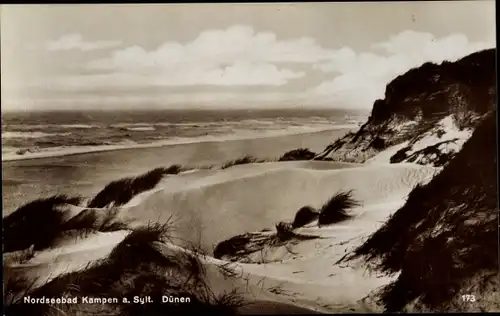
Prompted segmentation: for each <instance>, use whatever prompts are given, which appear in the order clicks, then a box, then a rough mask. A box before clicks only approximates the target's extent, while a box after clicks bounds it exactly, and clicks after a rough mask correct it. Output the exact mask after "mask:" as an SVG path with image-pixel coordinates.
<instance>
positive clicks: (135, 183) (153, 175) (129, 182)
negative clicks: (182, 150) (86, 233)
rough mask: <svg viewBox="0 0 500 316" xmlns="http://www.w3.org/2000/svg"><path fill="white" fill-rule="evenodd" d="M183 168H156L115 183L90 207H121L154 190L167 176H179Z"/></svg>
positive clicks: (94, 199) (97, 197) (107, 186)
mask: <svg viewBox="0 0 500 316" xmlns="http://www.w3.org/2000/svg"><path fill="white" fill-rule="evenodd" d="M180 171H181V167H180V166H178V165H173V166H170V167H168V168H156V169H153V170H151V171H148V172H147V173H145V174H143V175H140V176H138V177H135V178H124V179H120V180H117V181H113V182H111V183H109V184H108V185H106V187H104V189H103V190H102V191H101V192H99V193H97V195H96V196H95V197H94V198H93V199H92V200H91V201H90V202H89V203H88V205H87V206H88V207H92V208H103V207H109V206H111V205H113V206H120V205H123V204H126V203H128V202H129V201H130V200H131V199H132V198H133V197H134V196H136V195H137V194H140V193H142V192H145V191H148V190H152V189H154V187H155V186H156V185H157V184H158V183H159V182H160V181H161V180H162V179H163V177H164V176H165V175H167V174H177V173H179V172H180Z"/></svg>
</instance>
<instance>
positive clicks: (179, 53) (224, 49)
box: [89, 25, 331, 69]
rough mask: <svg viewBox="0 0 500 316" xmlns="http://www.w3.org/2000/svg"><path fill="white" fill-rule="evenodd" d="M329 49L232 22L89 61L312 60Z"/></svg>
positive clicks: (116, 64) (144, 64) (135, 65)
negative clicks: (188, 38) (185, 39)
mask: <svg viewBox="0 0 500 316" xmlns="http://www.w3.org/2000/svg"><path fill="white" fill-rule="evenodd" d="M330 53H331V52H330V51H328V50H325V49H323V48H322V47H321V46H319V45H318V44H316V43H315V41H314V39H311V38H307V37H302V38H298V39H289V40H278V39H277V38H276V35H275V34H274V33H272V32H260V33H255V32H254V30H253V29H252V28H251V27H250V26H243V25H235V26H232V27H229V28H227V29H225V30H206V31H203V32H201V33H200V35H199V36H198V37H197V38H196V39H194V40H193V41H191V42H189V43H186V44H181V43H178V42H165V43H163V44H162V45H160V46H159V47H158V48H157V49H155V50H152V51H146V50H145V49H144V48H142V47H140V46H131V47H128V48H126V49H123V50H118V51H115V52H114V53H113V54H112V56H111V57H109V58H106V59H101V60H96V61H92V62H90V63H89V67H90V68H93V69H144V68H150V67H154V68H156V69H158V68H171V67H174V66H178V65H185V64H195V65H198V66H202V67H203V66H206V65H209V66H217V65H221V64H233V63H237V62H241V61H244V62H250V63H315V62H318V61H321V60H326V59H327V58H328V57H329V55H330Z"/></svg>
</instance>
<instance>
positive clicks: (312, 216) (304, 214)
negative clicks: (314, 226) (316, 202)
mask: <svg viewBox="0 0 500 316" xmlns="http://www.w3.org/2000/svg"><path fill="white" fill-rule="evenodd" d="M318 216H319V212H318V211H317V210H316V209H315V208H314V207H312V206H304V207H301V208H300V209H299V210H298V211H297V213H296V214H295V218H294V219H293V223H292V227H293V228H298V227H303V226H305V225H307V224H310V223H312V222H314V221H315V220H317V219H318Z"/></svg>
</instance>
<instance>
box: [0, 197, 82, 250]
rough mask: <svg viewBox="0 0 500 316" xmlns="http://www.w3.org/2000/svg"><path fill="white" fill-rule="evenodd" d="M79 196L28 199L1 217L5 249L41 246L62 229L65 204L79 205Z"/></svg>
mask: <svg viewBox="0 0 500 316" xmlns="http://www.w3.org/2000/svg"><path fill="white" fill-rule="evenodd" d="M81 202H82V198H80V197H69V196H66V195H56V196H52V197H49V198H42V199H37V200H34V201H32V202H29V203H27V204H25V205H23V206H21V207H19V208H18V209H17V210H16V211H14V212H13V213H11V214H9V215H8V216H6V217H4V218H3V238H4V248H3V250H4V252H11V251H18V250H23V249H26V248H29V247H30V246H31V245H34V249H35V250H39V249H43V248H45V247H47V246H49V245H50V243H51V241H52V240H53V239H54V238H55V237H57V235H58V234H59V233H60V232H61V230H62V226H63V224H64V222H65V220H66V218H65V211H64V210H63V209H62V207H63V206H64V205H67V204H71V205H79V204H80V203H81Z"/></svg>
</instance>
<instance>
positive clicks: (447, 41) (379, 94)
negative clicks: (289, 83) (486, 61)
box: [309, 30, 495, 108]
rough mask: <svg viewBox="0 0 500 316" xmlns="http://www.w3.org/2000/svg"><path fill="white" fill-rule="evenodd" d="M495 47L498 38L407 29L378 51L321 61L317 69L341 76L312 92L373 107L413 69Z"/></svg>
mask: <svg viewBox="0 0 500 316" xmlns="http://www.w3.org/2000/svg"><path fill="white" fill-rule="evenodd" d="M494 46H495V42H494V41H490V42H470V41H469V40H468V39H467V37H466V36H464V35H462V34H451V35H449V36H446V37H443V38H436V37H435V36H434V35H432V34H429V33H419V32H415V31H409V30H407V31H403V32H401V33H399V34H397V35H395V36H392V37H391V38H389V39H388V40H387V41H384V42H380V43H375V44H374V45H372V48H373V50H374V51H375V52H376V53H373V52H364V53H357V52H355V51H354V50H352V49H351V48H349V47H344V48H342V49H339V50H337V51H335V52H334V53H333V54H332V56H331V59H330V60H329V61H328V62H326V63H318V64H316V65H315V68H317V69H321V70H322V71H324V72H327V73H328V72H332V73H336V74H338V75H337V76H336V77H335V78H334V79H332V80H328V81H325V82H323V83H321V84H320V85H319V86H317V87H315V88H314V89H311V90H310V91H309V92H310V93H311V96H312V97H313V98H315V99H318V100H319V99H322V100H323V102H326V101H327V100H330V102H335V101H341V102H343V103H344V104H345V103H347V104H349V106H351V107H361V108H370V107H371V106H372V105H373V101H375V100H376V99H377V98H383V97H384V92H385V86H386V84H387V83H389V82H390V81H391V80H392V79H394V78H395V77H396V76H398V75H400V74H402V73H404V72H406V71H407V70H409V69H410V68H414V67H418V66H420V65H422V64H423V63H425V62H428V61H430V62H436V63H440V62H442V61H444V60H449V61H454V60H457V59H459V58H461V57H463V56H466V55H468V54H470V53H473V52H475V51H478V50H481V49H485V48H492V47H494Z"/></svg>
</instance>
